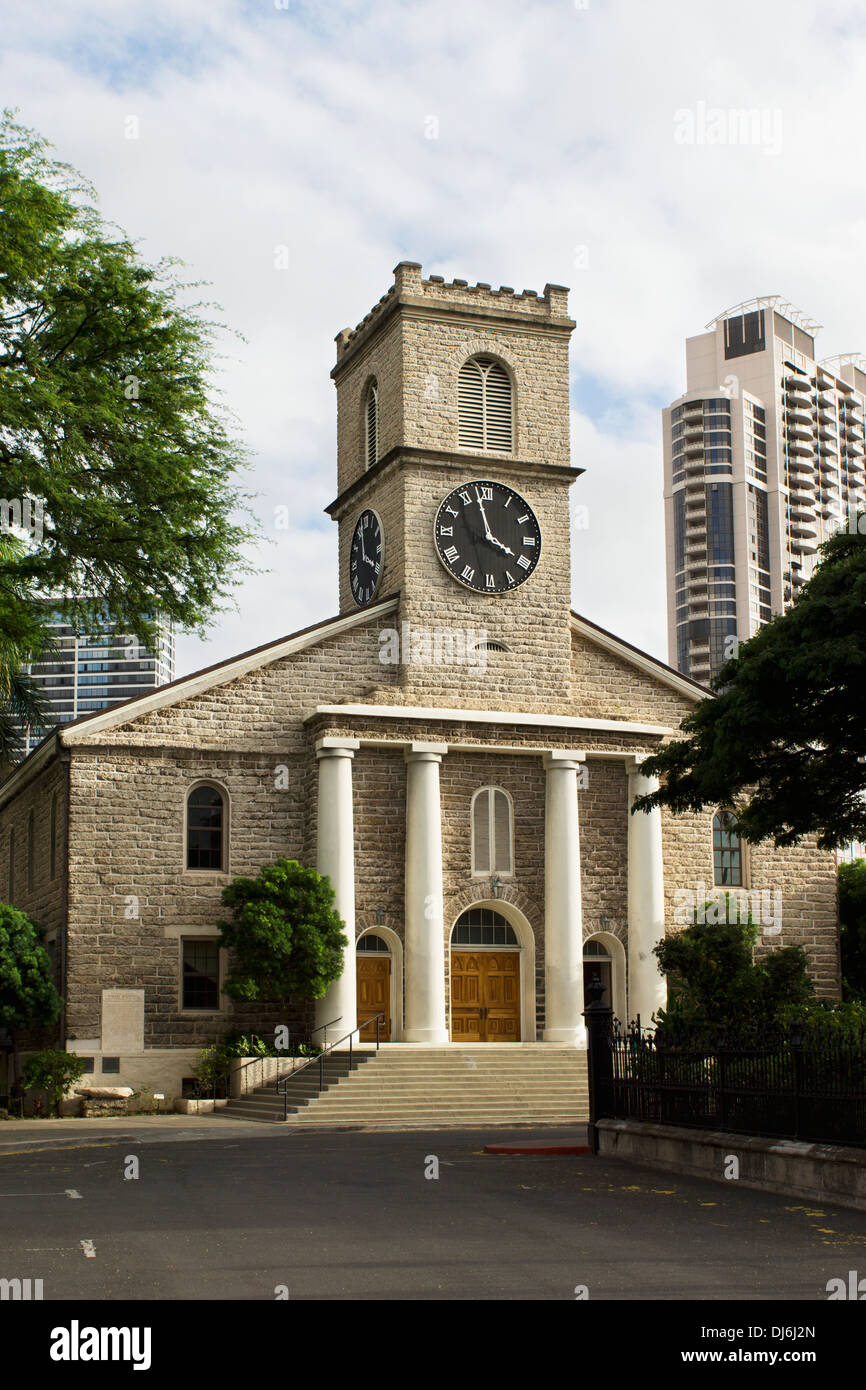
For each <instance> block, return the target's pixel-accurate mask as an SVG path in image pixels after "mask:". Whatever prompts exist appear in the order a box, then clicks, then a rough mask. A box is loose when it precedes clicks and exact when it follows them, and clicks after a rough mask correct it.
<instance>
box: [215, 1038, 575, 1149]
mask: <svg viewBox="0 0 866 1390" xmlns="http://www.w3.org/2000/svg"><path fill="white" fill-rule="evenodd" d="M353 1062H355V1063H357V1065H356V1066H353V1068H352V1070H351V1071H350V1070H349V1065H348V1055H347V1054H345V1053H343V1054H341V1055H340V1056H333V1055H332V1056H331V1057H328V1058H327V1059H326V1066H325V1088H324V1089H323V1090H321V1091H320V1090H319V1068H318V1065H316V1064H314V1065H312V1066H310V1067H309V1068H305V1070H304V1071H303V1072H302V1073H300V1074H299V1075H298V1076H297V1077H296V1078H295V1079H294V1080H292V1079H291V1078H289V1079H287V1080H286V1082H285V1089H286V1092H287V1097H286V1100H287V1103H288V1107H289V1109H288V1116H287V1117H286V1112H285V1105H286V1101H284V1099H283V1095H282V1092H281V1091H277V1090H275V1088H274V1086H273V1085H272V1084H271V1085H268V1086H266V1087H262V1088H260V1089H259V1090H257V1091H255V1092H253V1093H252V1094H251V1095H248V1096H245V1097H243V1098H238V1099H235V1100H233V1101H231V1102H230V1103H229V1105H227V1106H225V1107H224V1108H223V1109H222V1110H221V1111H220V1113H221V1114H222V1115H224V1116H225V1117H226V1118H229V1119H242V1118H243V1119H249V1120H250V1121H251V1122H256V1123H270V1124H274V1123H282V1122H283V1120H284V1119H285V1118H287V1122H288V1124H289V1125H293V1126H296V1127H298V1126H301V1127H303V1126H308V1127H315V1128H318V1127H326V1128H340V1127H344V1128H346V1127H348V1128H353V1127H354V1128H358V1127H360V1128H384V1129H399V1128H401V1127H405V1128H411V1129H431V1128H432V1129H438V1128H442V1127H448V1126H450V1127H451V1128H464V1129H466V1128H469V1129H471V1128H472V1127H473V1126H475V1125H485V1126H488V1125H489V1126H498V1127H500V1128H504V1127H507V1126H509V1125H524V1124H525V1125H531V1124H547V1125H556V1124H559V1125H562V1124H568V1125H571V1124H581V1123H585V1122H586V1118H587V1089H586V1085H587V1083H586V1054H585V1053H584V1052H580V1051H577V1050H576V1049H574V1048H571V1047H565V1046H563V1047H551V1046H549V1045H541V1046H539V1047H520V1046H517V1047H514V1046H509V1045H494V1046H491V1045H489V1044H486V1045H484V1044H482V1045H481V1046H479V1047H474V1048H473V1047H454V1048H427V1047H423V1048H416V1047H408V1046H407V1047H400V1046H397V1047H394V1048H387V1047H386V1048H383V1049H382V1050H380V1051H379V1052H378V1053H377V1052H375V1051H370V1052H367V1053H361V1054H356V1055H355V1057H354V1058H353Z"/></svg>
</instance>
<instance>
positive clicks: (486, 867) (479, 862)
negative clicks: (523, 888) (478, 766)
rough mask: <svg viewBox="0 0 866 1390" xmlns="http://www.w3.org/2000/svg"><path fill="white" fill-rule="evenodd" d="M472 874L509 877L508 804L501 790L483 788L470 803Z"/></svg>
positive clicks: (509, 827)
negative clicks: (504, 875) (507, 875)
mask: <svg viewBox="0 0 866 1390" xmlns="http://www.w3.org/2000/svg"><path fill="white" fill-rule="evenodd" d="M472 872H473V873H474V874H476V875H484V876H486V875H487V874H511V873H513V872H514V865H513V862H512V852H511V801H510V799H509V796H508V793H507V792H504V791H503V790H502V788H501V787H483V788H482V789H481V791H479V792H476V793H475V799H474V801H473V803H472Z"/></svg>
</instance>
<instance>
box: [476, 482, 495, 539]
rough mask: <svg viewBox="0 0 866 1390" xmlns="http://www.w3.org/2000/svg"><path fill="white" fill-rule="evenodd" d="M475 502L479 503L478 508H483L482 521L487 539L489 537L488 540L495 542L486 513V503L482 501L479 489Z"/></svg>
mask: <svg viewBox="0 0 866 1390" xmlns="http://www.w3.org/2000/svg"><path fill="white" fill-rule="evenodd" d="M475 501H476V502H477V503H478V506H479V507H480V508H481V517H482V520H483V522H484V534H485V535H486V537H487V539H488V540H489V541H492V540H493V532H492V531H491V530H490V527H489V526H488V524H487V516H486V513H485V511H484V503H483V502H482V501H481V497H480V495H479V492H478V488H476V489H475Z"/></svg>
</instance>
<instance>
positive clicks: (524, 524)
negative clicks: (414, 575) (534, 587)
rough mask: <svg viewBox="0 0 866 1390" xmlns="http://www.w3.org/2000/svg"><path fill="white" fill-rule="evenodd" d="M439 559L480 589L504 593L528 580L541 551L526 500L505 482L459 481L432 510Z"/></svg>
mask: <svg viewBox="0 0 866 1390" xmlns="http://www.w3.org/2000/svg"><path fill="white" fill-rule="evenodd" d="M434 536H435V540H436V549H437V551H438V553H439V559H440V560H441V561H442V563H443V565H444V566H445V568H446V569H447V571H448V573H449V574H450V575H453V577H454V578H455V579H456V580H457V581H458V583H460V584H465V585H466V587H467V588H468V589H475V590H477V591H478V593H481V594H504V593H507V592H508V590H509V589H516V588H517V587H518V585H520V584H522V583H523V582H524V580H526V579H528V578H529V576H530V575H531V574H532V572H533V570H534V569H535V567H536V565H537V564H538V560H539V556H540V555H541V527H540V526H539V524H538V518H537V517H536V515H535V513H534V511H533V510H532V508H531V507H530V505H529V503H528V502H525V501H524V500H523V498H522V497H521V496H520V495H519V494H518V493H516V492H513V491H512V489H511V488H510V487H505V485H504V484H503V483H492V482H471V483H463V484H462V486H461V487H456V488H455V489H454V491H453V492H449V494H448V496H447V497H446V498H445V501H444V502H443V503H442V505H441V507H440V508H439V511H438V512H437V513H436V523H435V526H434Z"/></svg>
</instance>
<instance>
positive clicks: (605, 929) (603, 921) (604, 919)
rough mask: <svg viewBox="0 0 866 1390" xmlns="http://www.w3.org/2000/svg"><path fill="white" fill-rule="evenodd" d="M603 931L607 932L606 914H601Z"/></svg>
mask: <svg viewBox="0 0 866 1390" xmlns="http://www.w3.org/2000/svg"><path fill="white" fill-rule="evenodd" d="M601 929H602V931H607V918H606V917H605V915H604V913H602V914H601Z"/></svg>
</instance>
